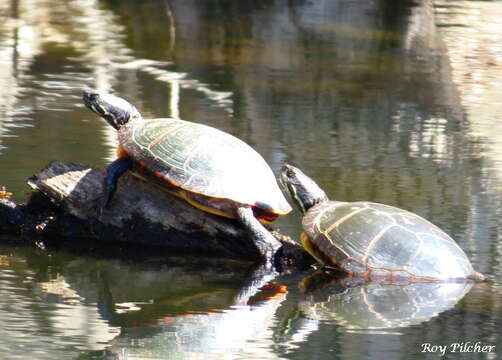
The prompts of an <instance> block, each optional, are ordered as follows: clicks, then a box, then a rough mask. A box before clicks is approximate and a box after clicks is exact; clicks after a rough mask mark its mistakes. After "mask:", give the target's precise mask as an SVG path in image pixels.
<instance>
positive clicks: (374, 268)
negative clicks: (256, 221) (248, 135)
mask: <svg viewBox="0 0 502 360" xmlns="http://www.w3.org/2000/svg"><path fill="white" fill-rule="evenodd" d="M281 183H282V184H283V185H284V187H285V188H286V189H287V190H288V192H289V193H290V195H291V197H292V199H293V200H294V201H295V203H296V204H297V205H298V207H299V208H300V210H301V211H302V213H303V214H304V217H303V221H302V224H303V229H304V233H303V234H302V235H301V242H302V245H303V247H304V248H305V249H306V250H307V252H309V253H310V254H311V255H312V256H313V257H314V258H315V259H316V260H317V261H318V262H320V263H321V264H323V265H326V266H331V267H337V268H340V269H342V270H344V271H346V272H347V273H349V274H350V275H353V276H359V277H363V278H365V279H371V280H374V279H379V280H389V281H393V280H399V279H404V280H406V281H440V280H451V279H473V280H482V279H484V276H483V275H481V274H479V273H477V272H476V271H474V269H473V268H472V265H471V263H470V261H469V259H468V258H467V256H466V255H465V253H464V252H463V251H462V249H461V248H460V247H459V246H458V245H457V243H456V242H455V241H454V240H453V239H452V238H451V237H450V236H448V235H447V234H446V233H445V232H444V231H442V230H441V229H440V228H438V227H437V226H435V225H433V224H432V223H430V222H429V221H427V220H425V219H424V218H422V217H420V216H418V215H416V214H413V213H411V212H408V211H405V210H402V209H399V208H396V207H393V206H388V205H384V204H378V203H373V202H367V201H360V202H341V201H330V200H328V197H327V196H326V193H325V192H324V191H323V190H322V189H321V188H320V187H319V186H318V185H317V184H316V183H315V182H314V181H313V180H312V179H311V178H309V177H308V176H307V175H305V174H304V173H303V172H302V171H301V170H300V169H298V168H295V167H294V166H291V165H286V166H284V168H283V170H282V172H281Z"/></svg>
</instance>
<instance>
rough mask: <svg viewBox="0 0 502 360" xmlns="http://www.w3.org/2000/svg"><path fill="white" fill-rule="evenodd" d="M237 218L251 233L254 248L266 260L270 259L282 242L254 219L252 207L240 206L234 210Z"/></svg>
mask: <svg viewBox="0 0 502 360" xmlns="http://www.w3.org/2000/svg"><path fill="white" fill-rule="evenodd" d="M236 214H237V219H238V220H239V222H240V223H241V224H242V225H243V226H244V227H245V228H246V230H247V232H248V233H249V234H250V235H251V239H252V240H253V242H254V244H255V246H256V248H257V249H258V251H259V252H260V254H261V255H262V257H263V258H265V259H266V260H267V261H269V260H272V259H273V256H274V254H275V253H276V252H277V250H279V248H280V247H281V246H282V244H281V243H280V242H279V240H277V239H276V238H275V237H274V236H273V235H272V234H271V233H270V232H269V231H268V230H267V229H265V227H264V226H263V225H262V224H261V223H260V222H259V221H258V220H257V219H256V217H255V216H254V214H253V209H252V208H251V207H249V206H240V207H238V208H237V211H236Z"/></svg>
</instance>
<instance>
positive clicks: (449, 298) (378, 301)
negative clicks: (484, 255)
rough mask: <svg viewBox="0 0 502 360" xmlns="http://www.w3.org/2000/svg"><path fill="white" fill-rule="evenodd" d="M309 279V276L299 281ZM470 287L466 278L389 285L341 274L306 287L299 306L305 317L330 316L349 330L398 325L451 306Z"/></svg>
mask: <svg viewBox="0 0 502 360" xmlns="http://www.w3.org/2000/svg"><path fill="white" fill-rule="evenodd" d="M317 275H318V276H321V277H322V276H323V274H317ZM314 276H315V275H314ZM312 282H316V280H313V279H311V278H309V279H306V280H304V283H303V284H302V285H303V287H307V288H308V287H309V286H311V283H312ZM306 283H310V284H306ZM316 286H319V284H316ZM471 288H472V283H471V282H467V281H464V282H445V283H409V284H401V285H391V284H379V283H364V282H363V281H358V280H356V279H351V278H342V279H336V280H332V281H331V283H327V284H324V285H323V286H322V287H321V288H320V289H319V288H317V289H313V290H310V289H307V292H306V294H305V298H304V299H303V300H302V301H301V302H300V309H301V310H302V311H303V313H304V314H305V315H306V316H307V317H308V318H311V319H318V320H334V321H336V323H337V324H339V325H340V326H343V327H344V328H347V329H350V330H375V329H393V328H402V327H407V326H411V325H417V324H420V323H422V322H425V321H428V320H430V319H431V318H432V317H434V316H437V315H438V314H440V313H441V312H443V311H446V310H448V309H450V308H452V307H453V306H455V304H457V302H459V301H460V300H461V299H462V298H463V297H464V296H465V294H467V293H468V292H469V290H470V289H471Z"/></svg>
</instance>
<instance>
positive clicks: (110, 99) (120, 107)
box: [84, 91, 141, 129]
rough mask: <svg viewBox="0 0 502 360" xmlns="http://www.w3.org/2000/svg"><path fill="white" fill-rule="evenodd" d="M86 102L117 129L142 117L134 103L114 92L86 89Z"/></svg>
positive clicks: (86, 104)
mask: <svg viewBox="0 0 502 360" xmlns="http://www.w3.org/2000/svg"><path fill="white" fill-rule="evenodd" d="M84 103H85V106H87V107H88V108H89V109H91V110H92V111H94V112H95V113H96V114H98V115H99V116H101V117H102V118H104V119H105V120H106V121H107V122H108V123H109V124H110V125H111V126H113V127H114V128H115V129H119V128H120V127H121V126H122V125H124V124H126V123H127V122H129V121H130V120H133V119H141V114H140V113H139V111H138V110H137V109H136V108H135V107H134V106H133V105H131V104H129V103H128V102H127V101H125V100H124V99H121V98H119V97H117V96H115V95H112V94H105V93H100V92H97V91H85V92H84Z"/></svg>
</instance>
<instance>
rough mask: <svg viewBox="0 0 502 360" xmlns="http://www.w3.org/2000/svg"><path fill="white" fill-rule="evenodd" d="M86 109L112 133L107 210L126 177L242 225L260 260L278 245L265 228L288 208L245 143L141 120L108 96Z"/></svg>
mask: <svg viewBox="0 0 502 360" xmlns="http://www.w3.org/2000/svg"><path fill="white" fill-rule="evenodd" d="M83 99H84V103H85V105H86V106H87V107H88V108H89V109H91V110H92V111H94V112H95V113H96V114H98V115H100V116H101V117H103V118H104V119H105V120H106V121H107V122H108V123H109V124H110V125H111V126H112V127H114V128H115V129H116V130H117V132H118V139H119V144H120V145H119V148H118V150H117V155H118V159H117V160H115V161H114V162H113V163H112V164H110V165H109V166H108V167H107V169H106V175H105V184H104V185H105V186H104V187H105V195H104V199H103V202H102V204H101V205H100V209H99V210H100V211H102V210H103V209H105V208H107V207H108V205H109V204H110V201H111V200H112V197H113V194H114V193H115V190H116V187H117V180H118V178H119V177H120V176H122V175H123V174H124V173H125V172H126V171H127V170H132V171H133V173H134V174H135V175H137V176H139V177H141V178H147V179H148V180H151V181H154V182H156V183H158V184H160V185H161V186H162V188H163V189H165V190H166V191H168V192H170V193H171V194H173V195H175V196H178V197H180V198H182V199H184V200H186V201H187V202H188V203H190V204H192V205H193V206H195V207H197V208H198V209H201V210H203V211H205V212H209V213H212V214H215V215H219V216H224V217H229V218H235V219H237V220H239V221H240V223H241V224H242V225H243V226H244V228H245V229H247V230H248V232H249V233H250V235H251V238H252V240H253V242H254V244H255V246H256V248H257V250H258V252H259V253H260V254H261V255H262V256H263V257H264V258H270V257H271V256H272V255H273V254H274V253H275V252H276V251H277V250H278V248H279V247H280V243H279V241H278V240H276V239H275V237H274V236H272V234H271V233H270V232H269V231H268V230H267V229H265V228H264V227H263V225H262V224H261V223H265V224H268V223H270V222H272V221H274V220H275V219H277V217H278V216H279V215H284V214H287V213H289V212H290V211H291V207H290V206H289V204H288V202H287V201H286V199H285V198H284V195H283V194H282V192H281V190H280V188H279V186H278V185H277V182H276V179H275V177H274V174H273V173H272V170H271V169H270V167H269V166H268V165H267V163H266V162H265V160H264V159H263V158H262V157H261V156H260V155H259V154H258V153H257V152H256V151H255V150H253V148H251V147H250V146H249V145H247V144H246V143H244V142H243V141H241V140H239V139H237V138H236V137H234V136H232V135H230V134H227V133H225V132H223V131H220V130H217V129H215V128H212V127H210V126H206V125H202V124H196V123H193V122H189V121H183V120H179V119H171V118H162V119H150V120H143V118H142V116H141V114H140V113H139V112H138V110H137V109H136V108H135V107H134V106H133V105H131V104H130V103H128V102H127V101H125V100H124V99H121V98H118V97H116V96H114V95H111V94H104V93H99V92H96V91H87V92H85V93H84V96H83Z"/></svg>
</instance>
